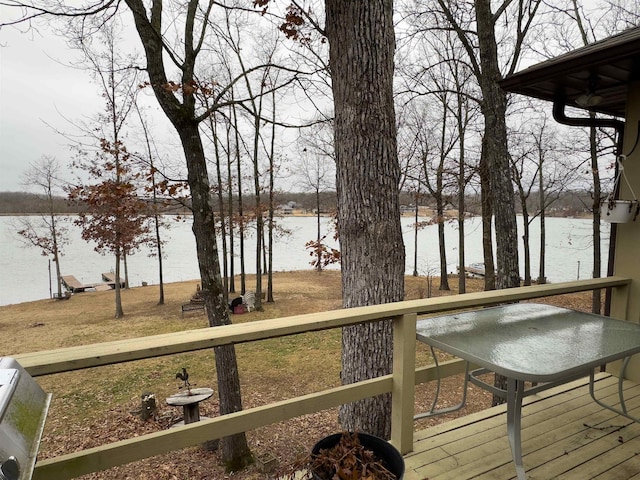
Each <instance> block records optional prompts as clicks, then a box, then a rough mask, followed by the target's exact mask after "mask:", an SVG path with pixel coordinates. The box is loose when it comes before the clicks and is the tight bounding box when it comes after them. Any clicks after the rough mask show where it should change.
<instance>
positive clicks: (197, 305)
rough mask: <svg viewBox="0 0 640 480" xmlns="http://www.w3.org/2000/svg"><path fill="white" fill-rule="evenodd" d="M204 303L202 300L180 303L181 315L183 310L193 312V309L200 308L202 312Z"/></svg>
mask: <svg viewBox="0 0 640 480" xmlns="http://www.w3.org/2000/svg"><path fill="white" fill-rule="evenodd" d="M204 309H205V305H204V302H202V303H201V302H195V303H193V302H189V303H183V304H182V316H183V317H184V312H193V311H195V310H202V311H203V312H204Z"/></svg>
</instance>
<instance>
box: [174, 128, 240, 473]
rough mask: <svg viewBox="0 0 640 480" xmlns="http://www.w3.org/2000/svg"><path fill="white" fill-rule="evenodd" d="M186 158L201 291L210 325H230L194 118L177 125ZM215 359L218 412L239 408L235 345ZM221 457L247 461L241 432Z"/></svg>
mask: <svg viewBox="0 0 640 480" xmlns="http://www.w3.org/2000/svg"><path fill="white" fill-rule="evenodd" d="M178 134H179V135H180V139H181V141H182V145H183V149H184V154H185V158H186V160H187V169H188V180H189V188H190V190H191V201H192V206H193V227H192V228H193V233H194V235H195V238H196V250H197V254H198V266H199V269H200V279H201V282H202V293H203V297H204V299H205V304H206V306H207V316H208V319H209V326H211V327H217V326H220V325H229V324H231V320H230V319H229V307H228V305H227V302H226V301H225V298H226V295H225V293H226V292H225V291H224V287H223V283H222V277H221V274H220V263H219V259H218V256H219V252H218V245H217V241H216V233H215V232H216V230H215V217H214V214H213V206H212V204H211V193H210V188H209V177H208V174H207V165H206V160H205V155H204V150H203V148H202V142H201V139H200V136H199V132H198V125H197V124H196V123H195V122H194V123H191V124H186V125H183V126H181V128H180V129H178ZM214 351H215V360H216V372H217V376H218V391H219V396H220V414H221V415H226V414H228V413H233V412H238V411H240V410H242V397H241V394H240V380H239V376H238V365H237V361H236V353H235V347H234V346H233V345H224V346H221V347H216V348H215V349H214ZM222 440H223V441H222V442H221V445H222V458H223V460H224V461H225V464H226V467H227V468H228V469H229V470H239V469H240V468H243V467H244V466H245V465H247V464H248V463H249V462H250V458H251V453H250V451H249V447H248V445H247V441H246V436H245V434H244V433H240V434H237V435H233V436H231V437H225V438H223V439H222Z"/></svg>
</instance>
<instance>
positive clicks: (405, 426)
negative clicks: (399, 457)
mask: <svg viewBox="0 0 640 480" xmlns="http://www.w3.org/2000/svg"><path fill="white" fill-rule="evenodd" d="M416 321H417V315H416V314H415V313H410V314H407V315H401V316H398V317H394V319H393V387H392V390H391V443H392V444H393V445H394V446H395V447H396V448H397V449H398V450H399V451H400V453H401V454H403V455H404V454H406V453H409V452H410V451H411V450H413V410H414V404H415V383H416V380H415V374H416Z"/></svg>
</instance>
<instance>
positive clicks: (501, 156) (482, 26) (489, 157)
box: [475, 0, 520, 405]
mask: <svg viewBox="0 0 640 480" xmlns="http://www.w3.org/2000/svg"><path fill="white" fill-rule="evenodd" d="M475 6H476V21H477V22H476V23H477V27H478V46H479V49H480V64H481V66H482V76H481V78H480V88H481V89H482V104H481V108H482V114H483V116H484V138H483V148H482V156H483V157H484V161H485V165H486V168H487V172H488V178H489V184H490V189H491V198H492V200H493V201H492V207H493V213H494V215H495V217H494V221H495V227H496V251H497V255H496V265H497V267H498V268H497V271H496V287H497V288H500V289H502V288H511V287H517V286H520V273H519V264H518V231H517V226H516V214H515V202H514V194H513V184H512V183H511V175H510V174H509V172H510V162H509V151H508V148H507V124H506V118H505V117H506V112H507V95H506V93H505V92H504V90H502V89H501V88H500V87H499V86H498V83H497V81H498V80H500V78H501V77H502V75H501V73H500V68H499V64H498V47H497V43H496V34H495V30H494V23H493V14H492V12H491V1H490V0H475ZM485 267H486V265H485ZM485 270H486V268H485ZM494 384H495V386H496V387H498V388H501V389H504V390H506V378H505V377H503V376H501V375H497V374H496V378H495V382H494ZM503 402H504V400H503V399H502V398H501V397H499V396H496V395H494V397H493V404H494V405H497V404H499V403H503Z"/></svg>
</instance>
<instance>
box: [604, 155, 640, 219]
mask: <svg viewBox="0 0 640 480" xmlns="http://www.w3.org/2000/svg"><path fill="white" fill-rule="evenodd" d="M624 158H625V156H624V155H620V156H619V157H618V158H617V159H616V162H617V164H618V175H617V176H616V179H615V181H614V183H613V192H612V193H611V194H610V195H609V196H608V197H607V199H606V200H605V201H604V203H603V204H602V207H601V208H600V216H601V218H602V219H603V220H604V221H606V222H609V223H627V222H631V221H635V219H636V217H637V216H638V213H639V212H640V202H638V198H637V197H636V194H635V192H634V191H633V188H631V185H630V184H629V181H628V180H627V176H626V175H625V174H624V166H623V165H622V160H624ZM621 179H624V181H625V183H626V184H627V186H628V187H629V191H630V192H631V195H632V196H633V200H619V199H614V198H613V196H614V195H615V192H617V191H619V186H620V180H621Z"/></svg>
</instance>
